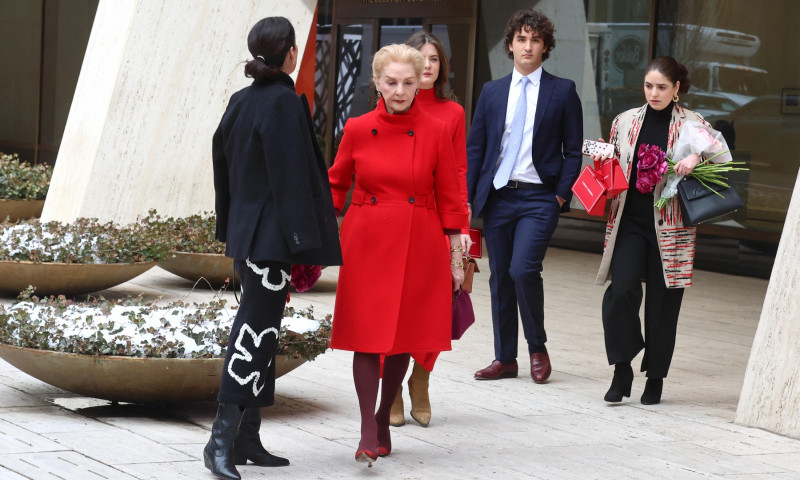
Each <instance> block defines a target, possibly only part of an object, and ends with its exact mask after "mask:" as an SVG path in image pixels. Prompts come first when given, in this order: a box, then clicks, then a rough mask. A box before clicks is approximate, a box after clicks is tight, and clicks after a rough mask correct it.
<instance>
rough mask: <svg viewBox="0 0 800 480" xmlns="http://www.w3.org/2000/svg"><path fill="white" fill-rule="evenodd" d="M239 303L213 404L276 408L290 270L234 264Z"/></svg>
mask: <svg viewBox="0 0 800 480" xmlns="http://www.w3.org/2000/svg"><path fill="white" fill-rule="evenodd" d="M234 266H235V268H236V273H238V274H239V279H240V280H241V282H242V301H241V304H240V305H239V309H238V311H237V312H236V318H235V319H234V321H233V326H232V327H231V335H230V339H229V341H228V351H227V354H226V356H225V364H224V366H223V370H222V381H221V384H220V392H219V395H218V396H217V401H219V402H220V403H235V404H237V405H241V406H244V407H248V408H249V407H266V406H270V405H272V404H273V403H275V351H276V349H277V347H278V337H279V335H280V330H281V319H282V318H283V310H284V308H285V307H286V294H287V292H288V291H289V281H290V280H291V273H292V267H291V265H289V264H286V263H279V262H256V263H251V262H250V261H249V260H236V261H235V262H234Z"/></svg>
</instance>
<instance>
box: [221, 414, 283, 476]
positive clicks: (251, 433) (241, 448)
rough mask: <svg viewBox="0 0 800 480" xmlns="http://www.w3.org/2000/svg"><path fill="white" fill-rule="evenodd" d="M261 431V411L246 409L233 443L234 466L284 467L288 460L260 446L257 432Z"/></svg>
mask: <svg viewBox="0 0 800 480" xmlns="http://www.w3.org/2000/svg"><path fill="white" fill-rule="evenodd" d="M260 429H261V409H260V408H246V409H245V410H244V415H243V416H242V424H241V425H240V426H239V434H238V435H236V440H235V442H234V459H235V461H236V465H246V464H247V461H248V460H250V461H251V462H253V463H255V464H256V465H259V466H261V467H285V466H287V465H289V460H287V459H285V458H282V457H278V456H275V455H273V454H271V453H269V452H268V451H267V450H266V449H265V448H264V446H263V445H261V437H259V435H258V431H259V430H260Z"/></svg>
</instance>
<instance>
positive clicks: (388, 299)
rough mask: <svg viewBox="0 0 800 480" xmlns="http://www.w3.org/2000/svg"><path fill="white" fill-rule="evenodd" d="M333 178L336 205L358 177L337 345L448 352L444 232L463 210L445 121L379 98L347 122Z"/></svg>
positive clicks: (344, 234)
mask: <svg viewBox="0 0 800 480" xmlns="http://www.w3.org/2000/svg"><path fill="white" fill-rule="evenodd" d="M328 176H329V179H330V183H331V190H332V193H333V203H334V206H335V207H336V208H337V209H341V208H343V207H344V203H345V198H346V195H347V192H348V190H349V189H350V185H351V183H352V181H353V179H355V189H354V192H353V195H352V198H351V204H350V207H349V208H348V210H347V214H346V215H345V217H344V221H343V223H342V231H341V241H342V257H343V260H344V263H343V265H342V267H341V268H340V270H339V283H338V286H337V290H336V305H335V307H334V315H333V332H332V335H331V348H336V349H341V350H352V351H358V352H366V353H381V354H385V355H394V354H398V353H408V352H411V353H412V354H413V355H414V357H415V359H419V358H421V357H424V356H426V355H424V354H425V353H426V352H438V351H443V350H450V321H451V320H450V316H451V306H452V305H451V304H452V281H451V277H450V253H449V251H448V248H447V243H446V241H445V237H444V236H443V229H444V228H448V229H460V228H461V227H462V226H463V225H464V224H465V223H466V221H467V211H466V206H465V205H464V201H463V198H462V196H461V192H462V187H465V186H463V185H460V184H461V183H462V182H464V179H463V178H460V177H459V175H458V171H457V167H456V161H455V156H454V153H453V144H452V141H451V139H450V133H449V130H448V129H447V127H446V126H445V124H444V123H443V122H442V121H440V120H438V119H435V118H433V117H432V116H430V115H428V114H426V113H424V112H422V111H420V109H419V108H418V107H416V106H412V107H411V109H410V110H409V112H408V113H406V114H400V115H390V114H388V113H387V112H386V109H385V106H384V103H383V101H381V102H379V104H378V107H377V108H376V109H375V110H374V111H372V112H370V113H367V114H365V115H362V116H360V117H357V118H351V119H350V120H348V121H347V124H346V125H345V128H344V135H343V136H342V141H341V143H340V145H339V151H338V153H337V155H336V160H335V162H334V164H333V167H331V168H330V170H329V171H328ZM423 366H426V365H423ZM427 367H428V368H432V365H427Z"/></svg>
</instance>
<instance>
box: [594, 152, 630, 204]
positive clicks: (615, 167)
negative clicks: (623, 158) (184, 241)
mask: <svg viewBox="0 0 800 480" xmlns="http://www.w3.org/2000/svg"><path fill="white" fill-rule="evenodd" d="M594 171H595V174H596V175H597V177H598V178H599V179H600V181H601V182H603V185H605V187H606V195H607V196H608V198H614V197H616V196H617V195H619V194H620V193H622V192H624V191H625V190H627V189H628V181H627V180H625V173H623V171H622V167H621V166H620V165H619V160H617V159H616V158H609V159H606V160H603V161H595V162H594Z"/></svg>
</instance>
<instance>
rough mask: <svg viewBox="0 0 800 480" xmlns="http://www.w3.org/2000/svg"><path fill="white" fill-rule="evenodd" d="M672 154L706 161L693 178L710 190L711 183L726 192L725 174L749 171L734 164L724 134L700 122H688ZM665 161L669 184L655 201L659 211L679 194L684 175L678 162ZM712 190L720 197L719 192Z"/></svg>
mask: <svg viewBox="0 0 800 480" xmlns="http://www.w3.org/2000/svg"><path fill="white" fill-rule="evenodd" d="M655 148H658V147H655ZM672 150H673V158H679V159H684V158H686V157H688V156H689V155H691V154H693V153H696V154H697V155H699V156H700V157H701V158H703V159H704V160H703V162H702V163H700V164H699V165H697V166H696V167H694V170H693V171H692V173H691V176H692V177H694V178H696V179H697V180H698V181H700V183H702V184H703V185H704V186H705V187H706V188H709V189H710V187H709V184H712V183H713V184H716V185H720V186H722V187H725V188H727V187H728V186H729V185H728V183H727V181H726V177H725V173H727V172H731V171H740V170H747V168H741V167H737V165H744V162H733V161H732V160H733V157H731V154H730V150H728V144H727V143H726V142H725V138H724V137H723V136H722V133H720V132H718V131H716V130H714V129H713V128H711V127H709V126H708V125H705V124H703V123H700V122H695V121H691V120H690V121H687V122H685V123H684V124H683V126H682V127H681V131H680V134H679V135H678V140H677V141H676V142H675V145H674V147H673V149H672ZM664 158H665V159H666V164H667V170H666V175H667V180H666V183H665V185H664V188H663V190H662V191H661V195H660V196H659V198H658V199H657V200H656V201H655V206H656V207H657V208H658V209H662V208H664V206H665V205H666V204H667V201H669V199H670V198H672V197H674V196H675V194H676V193H678V183H679V182H680V181H681V179H682V178H683V175H678V174H676V173H675V168H674V167H675V163H677V162H674V161H673V160H672V159H669V158H666V154H665V157H664ZM637 186H638V182H637ZM711 190H712V191H714V192H715V193H717V195H720V194H719V193H718V192H716V190H713V189H711Z"/></svg>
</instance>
